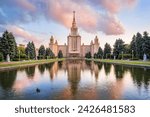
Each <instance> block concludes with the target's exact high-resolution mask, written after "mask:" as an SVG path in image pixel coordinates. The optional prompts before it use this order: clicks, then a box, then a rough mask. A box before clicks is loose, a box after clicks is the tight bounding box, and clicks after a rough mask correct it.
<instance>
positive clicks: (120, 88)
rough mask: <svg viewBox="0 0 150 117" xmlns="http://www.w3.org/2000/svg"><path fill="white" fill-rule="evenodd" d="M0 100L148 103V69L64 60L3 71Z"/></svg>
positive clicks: (0, 74)
mask: <svg viewBox="0 0 150 117" xmlns="http://www.w3.org/2000/svg"><path fill="white" fill-rule="evenodd" d="M0 99H4V100H5V99H12V100H16V99H18V100H79V99H80V100H93V99H94V100H95V99H96V100H133V99H134V100H147V99H148V100H150V69H148V68H140V67H131V66H123V65H114V64H108V63H101V62H93V61H84V60H66V61H60V62H54V63H49V64H41V65H36V66H30V67H22V68H17V69H13V70H5V71H0Z"/></svg>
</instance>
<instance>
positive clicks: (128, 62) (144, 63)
mask: <svg viewBox="0 0 150 117" xmlns="http://www.w3.org/2000/svg"><path fill="white" fill-rule="evenodd" d="M87 60H93V61H99V62H105V63H113V64H123V65H134V66H146V67H150V61H142V60H139V61H131V60H110V59H87Z"/></svg>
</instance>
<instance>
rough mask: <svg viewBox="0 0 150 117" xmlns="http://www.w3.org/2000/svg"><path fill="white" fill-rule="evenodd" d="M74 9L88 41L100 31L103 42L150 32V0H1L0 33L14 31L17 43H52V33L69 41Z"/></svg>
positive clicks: (98, 34)
mask: <svg viewBox="0 0 150 117" xmlns="http://www.w3.org/2000/svg"><path fill="white" fill-rule="evenodd" d="M73 11H76V23H77V26H78V28H79V34H80V35H81V41H82V43H84V44H90V42H91V40H94V38H95V36H96V35H97V36H98V38H99V42H100V46H101V47H102V48H104V45H105V43H106V42H107V43H109V44H110V45H111V46H113V44H114V42H115V40H116V39H118V38H121V39H123V40H124V41H125V43H130V41H131V39H132V37H133V35H134V34H136V33H137V32H140V33H143V32H144V31H147V32H150V15H149V11H150V0H0V36H1V35H2V33H3V32H4V31H5V30H8V31H10V32H12V33H13V34H14V35H15V37H16V42H17V44H27V43H28V42H29V41H33V42H34V43H35V46H36V47H37V48H38V47H39V46H40V45H42V44H43V45H45V47H48V44H49V42H50V37H51V35H53V36H54V38H55V39H56V40H57V41H58V44H64V43H67V36H68V35H69V33H70V27H71V25H72V19H73Z"/></svg>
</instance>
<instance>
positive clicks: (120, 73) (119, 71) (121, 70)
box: [114, 65, 127, 79]
mask: <svg viewBox="0 0 150 117" xmlns="http://www.w3.org/2000/svg"><path fill="white" fill-rule="evenodd" d="M126 70H127V69H126V68H125V67H124V66H123V65H114V71H115V75H116V78H118V79H119V78H123V77H124V74H125V71H126Z"/></svg>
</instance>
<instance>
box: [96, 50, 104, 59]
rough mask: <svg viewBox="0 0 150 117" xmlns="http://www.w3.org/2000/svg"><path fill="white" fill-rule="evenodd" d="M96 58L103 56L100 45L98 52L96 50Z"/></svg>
mask: <svg viewBox="0 0 150 117" xmlns="http://www.w3.org/2000/svg"><path fill="white" fill-rule="evenodd" d="M97 58H100V59H102V58H103V50H102V48H101V47H99V49H98V52H97Z"/></svg>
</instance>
